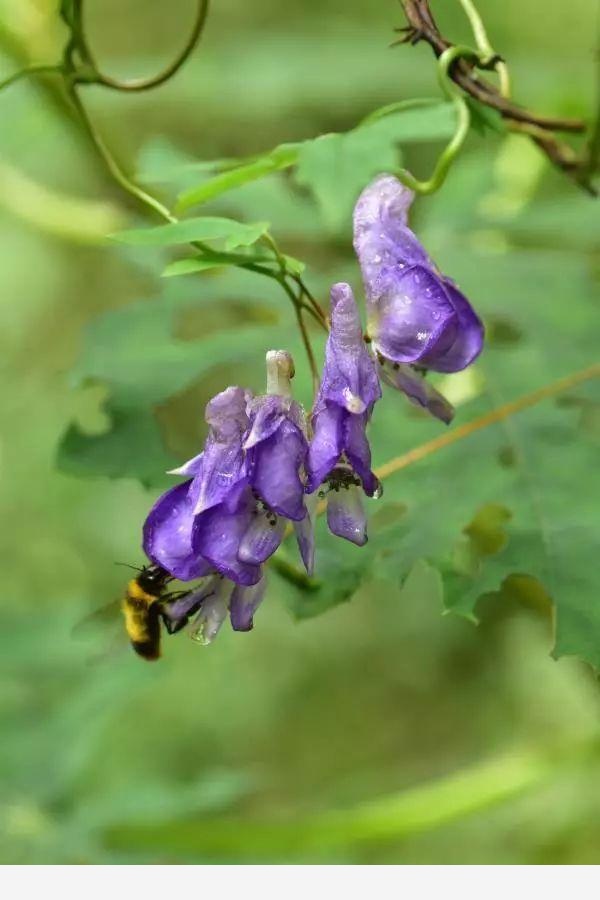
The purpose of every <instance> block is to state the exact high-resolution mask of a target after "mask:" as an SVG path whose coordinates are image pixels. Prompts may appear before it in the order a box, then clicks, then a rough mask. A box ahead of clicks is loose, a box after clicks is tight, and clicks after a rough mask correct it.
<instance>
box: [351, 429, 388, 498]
mask: <svg viewBox="0 0 600 900" xmlns="http://www.w3.org/2000/svg"><path fill="white" fill-rule="evenodd" d="M366 427H367V415H366V413H364V414H363V415H362V416H350V415H347V414H346V415H345V416H344V422H343V431H344V447H345V448H346V457H347V459H348V462H349V463H350V464H351V466H352V468H353V469H354V471H355V472H356V474H357V475H358V476H359V477H360V480H361V481H362V485H363V489H364V492H365V494H367V495H368V496H369V497H372V496H373V494H375V493H377V492H378V491H379V490H380V489H381V485H380V484H379V480H378V479H377V478H376V477H375V475H374V474H373V472H372V471H371V448H370V446H369V441H368V440H367V434H366V431H365V429H366Z"/></svg>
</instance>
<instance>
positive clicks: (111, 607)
mask: <svg viewBox="0 0 600 900" xmlns="http://www.w3.org/2000/svg"><path fill="white" fill-rule="evenodd" d="M120 611H121V601H120V600H113V601H112V602H111V603H107V604H106V605H105V606H101V607H100V608H99V609H95V610H94V611H93V612H91V613H89V614H88V615H87V616H84V617H83V619H80V620H79V621H78V622H75V624H74V625H73V627H72V629H71V636H72V637H74V638H79V637H85V636H86V635H87V634H89V633H90V632H92V631H94V630H99V629H102V628H104V629H106V628H107V627H108V626H115V630H116V625H117V623H118V624H119V627H121V621H122V620H121V617H120Z"/></svg>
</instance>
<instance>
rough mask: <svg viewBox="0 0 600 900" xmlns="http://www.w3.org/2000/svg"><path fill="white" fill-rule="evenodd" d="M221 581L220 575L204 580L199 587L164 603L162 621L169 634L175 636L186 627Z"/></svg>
mask: <svg viewBox="0 0 600 900" xmlns="http://www.w3.org/2000/svg"><path fill="white" fill-rule="evenodd" d="M221 580H222V578H221V576H220V575H215V576H213V577H211V578H206V579H204V581H203V582H202V584H201V585H200V586H199V587H197V588H194V589H193V590H191V591H188V592H187V593H186V594H183V596H181V597H178V598H177V599H176V600H172V601H166V602H165V603H164V604H163V620H164V622H165V625H166V627H167V630H168V632H169V634H176V632H178V631H181V629H182V628H184V627H185V626H186V625H187V623H188V622H189V620H190V617H191V616H193V615H194V613H195V612H197V611H198V609H199V608H200V606H201V605H202V603H203V602H204V601H205V600H206V599H207V598H208V597H210V596H212V594H214V592H215V589H216V586H217V584H218V582H220V581H221Z"/></svg>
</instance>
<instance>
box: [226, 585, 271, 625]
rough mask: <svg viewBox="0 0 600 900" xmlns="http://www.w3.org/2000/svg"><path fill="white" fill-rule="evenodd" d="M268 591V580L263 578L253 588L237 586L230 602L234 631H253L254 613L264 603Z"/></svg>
mask: <svg viewBox="0 0 600 900" xmlns="http://www.w3.org/2000/svg"><path fill="white" fill-rule="evenodd" d="M266 589H267V579H266V578H261V580H260V581H259V582H258V584H254V585H252V586H251V587H242V586H241V585H239V584H236V586H235V587H234V589H233V593H232V595H231V600H230V602H229V614H230V617H231V627H232V628H233V630H234V631H251V630H252V628H253V626H254V613H255V612H256V610H257V608H258V606H259V605H260V604H261V603H262V601H263V599H264V596H265V591H266Z"/></svg>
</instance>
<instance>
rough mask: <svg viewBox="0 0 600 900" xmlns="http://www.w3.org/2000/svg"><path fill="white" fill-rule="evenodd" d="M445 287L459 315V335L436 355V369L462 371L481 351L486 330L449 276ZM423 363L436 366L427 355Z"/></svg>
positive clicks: (439, 370) (427, 366) (437, 370)
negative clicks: (431, 363) (430, 362)
mask: <svg viewBox="0 0 600 900" xmlns="http://www.w3.org/2000/svg"><path fill="white" fill-rule="evenodd" d="M444 287H445V289H446V292H447V294H448V295H449V297H450V299H451V301H452V305H453V306H454V312H455V314H456V317H457V335H456V337H455V339H454V341H453V342H452V344H451V345H450V347H448V349H446V350H444V351H443V353H438V354H437V355H436V360H435V370H436V372H460V371H461V370H462V369H466V368H467V366H469V365H471V363H472V362H473V360H475V359H476V358H477V357H478V356H479V354H480V353H481V349H482V347H483V342H484V338H485V330H484V327H483V323H482V322H481V319H479V318H478V316H477V315H476V314H475V312H474V311H473V307H472V306H471V304H470V303H469V301H468V300H467V298H466V297H465V296H464V295H463V294H461V292H460V291H459V290H458V288H457V287H456V285H455V284H454V283H453V282H452V281H450V279H449V278H445V279H444ZM422 363H423V365H424V366H425V367H426V368H434V367H433V366H430V365H429V361H428V359H427V356H425V357H423V360H422Z"/></svg>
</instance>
